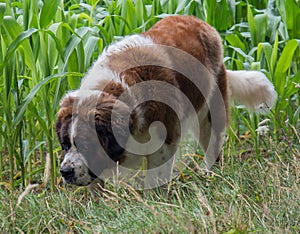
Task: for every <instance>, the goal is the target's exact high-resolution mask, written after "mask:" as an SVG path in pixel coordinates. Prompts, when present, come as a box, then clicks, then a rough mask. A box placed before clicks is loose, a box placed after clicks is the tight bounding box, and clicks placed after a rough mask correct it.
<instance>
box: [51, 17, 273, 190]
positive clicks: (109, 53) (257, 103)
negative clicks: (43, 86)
mask: <svg viewBox="0 0 300 234" xmlns="http://www.w3.org/2000/svg"><path fill="white" fill-rule="evenodd" d="M230 98H232V99H233V100H236V101H237V102H240V103H241V104H244V105H245V106H246V107H248V108H250V109H252V110H257V109H260V108H271V107H272V105H273V104H274V102H275V100H276V92H275V90H274V87H273V85H272V83H271V82H270V81H269V80H268V79H267V78H266V76H265V75H264V74H263V73H261V72H258V71H229V70H226V69H225V66H224V63H223V48H222V43H221V39H220V36H219V35H218V33H217V31H216V30H215V29H214V28H213V27H211V26H209V25H208V24H207V23H205V22H203V21H201V20H199V19H197V18H195V17H192V16H169V17H166V18H164V19H162V20H160V21H159V22H158V23H156V24H155V25H154V26H153V27H152V28H151V29H150V30H148V31H146V32H144V33H142V34H139V35H130V36H126V37H124V38H123V39H122V40H120V41H117V42H115V43H114V44H112V45H110V46H108V47H107V48H106V49H105V50H104V51H103V53H102V54H101V55H100V56H99V58H98V59H97V61H96V62H95V63H94V65H93V66H92V68H91V69H90V70H89V72H88V73H87V75H86V76H85V77H84V79H83V80H82V83H81V86H80V88H79V89H78V90H76V91H72V92H69V93H67V94H66V95H65V97H63V99H62V100H61V103H60V109H59V111H58V114H57V121H56V125H55V127H56V133H57V137H58V139H59V142H60V144H61V146H62V149H63V151H64V152H65V155H64V159H63V161H62V163H61V167H60V172H61V174H62V177H63V181H64V182H66V183H69V184H75V185H78V186H85V185H89V184H91V183H92V182H93V181H99V178H105V177H106V176H110V175H112V172H111V171H113V170H115V168H116V167H118V166H122V167H125V168H133V169H137V168H139V167H140V163H141V162H142V161H143V160H146V165H147V176H146V180H145V181H146V182H145V183H153V181H152V180H156V182H157V180H159V179H160V178H163V180H165V181H164V182H167V178H168V176H169V175H170V172H169V171H170V170H171V168H172V165H171V164H172V160H170V159H172V157H173V155H174V154H175V152H176V151H177V149H178V145H179V142H180V140H181V139H182V138H181V137H182V135H183V134H184V132H185V130H186V129H191V130H192V131H193V132H196V134H195V135H196V136H197V137H196V139H197V140H198V142H199V144H200V146H201V147H202V148H203V150H204V152H206V157H205V162H206V164H207V167H208V168H210V167H211V166H212V164H213V163H214V162H215V161H216V160H217V158H218V157H219V156H220V152H221V148H222V144H223V141H224V134H225V128H226V124H227V123H228V119H229V118H228V115H229V100H230ZM191 116H194V117H195V116H196V121H195V118H194V119H193V120H191V118H190V117H191ZM191 122H193V124H190V123H191ZM195 122H196V124H195ZM149 142H150V143H149ZM142 159H143V160H142ZM143 162H145V161H143ZM170 162H171V163H170ZM155 169H157V170H155ZM148 171H149V173H148ZM147 177H148V178H147ZM96 179H97V180H96ZM151 181H152V182H151Z"/></svg>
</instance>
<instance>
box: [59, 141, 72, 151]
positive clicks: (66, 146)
mask: <svg viewBox="0 0 300 234" xmlns="http://www.w3.org/2000/svg"><path fill="white" fill-rule="evenodd" d="M61 147H62V148H63V150H65V151H68V150H69V149H70V148H71V144H70V143H69V142H62V143H61Z"/></svg>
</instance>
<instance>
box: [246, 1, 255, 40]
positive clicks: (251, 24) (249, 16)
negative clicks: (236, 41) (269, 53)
mask: <svg viewBox="0 0 300 234" xmlns="http://www.w3.org/2000/svg"><path fill="white" fill-rule="evenodd" d="M247 19H248V24H249V29H250V35H251V41H252V45H253V46H256V45H257V31H256V24H255V20H254V17H253V13H252V10H251V7H250V5H248V7H247Z"/></svg>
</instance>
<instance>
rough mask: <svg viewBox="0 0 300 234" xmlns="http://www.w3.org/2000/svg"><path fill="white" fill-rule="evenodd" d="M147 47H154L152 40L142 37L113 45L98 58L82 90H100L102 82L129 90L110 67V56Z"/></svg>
mask: <svg viewBox="0 0 300 234" xmlns="http://www.w3.org/2000/svg"><path fill="white" fill-rule="evenodd" d="M146 45H154V43H153V41H152V40H151V38H149V37H144V36H142V35H131V36H126V37H124V38H123V39H122V40H121V41H117V42H115V43H113V44H111V45H110V46H108V47H107V48H106V49H105V50H104V51H103V53H102V54H101V55H100V56H99V57H98V59H97V60H96V62H95V63H94V65H93V66H92V68H91V69H90V70H89V72H88V74H87V75H86V76H85V77H84V79H83V80H82V82H81V87H80V89H88V90H93V89H99V84H100V83H101V82H102V83H103V84H105V83H107V82H109V81H111V80H114V81H116V82H118V83H121V84H122V86H123V88H125V89H126V88H128V87H127V84H126V83H125V82H124V81H123V79H122V78H121V77H119V76H118V74H117V73H116V72H114V71H112V70H111V69H110V68H109V67H108V65H107V61H108V59H109V56H111V55H113V54H116V53H120V52H122V51H125V50H126V49H128V48H134V47H138V46H146ZM105 81H106V82H105ZM104 87H105V85H104ZM104 87H103V88H104Z"/></svg>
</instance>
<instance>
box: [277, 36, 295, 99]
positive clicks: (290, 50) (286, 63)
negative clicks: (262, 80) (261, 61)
mask: <svg viewBox="0 0 300 234" xmlns="http://www.w3.org/2000/svg"><path fill="white" fill-rule="evenodd" d="M297 48H299V41H298V40H296V39H293V40H290V41H289V42H288V43H287V44H286V46H285V47H284V49H283V52H282V54H281V56H280V58H279V60H278V63H277V66H276V70H275V76H274V85H275V87H276V90H278V92H279V94H281V93H283V90H284V87H285V84H286V72H287V71H288V69H289V68H290V66H291V62H292V59H293V56H294V54H295V51H296V49H297Z"/></svg>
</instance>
